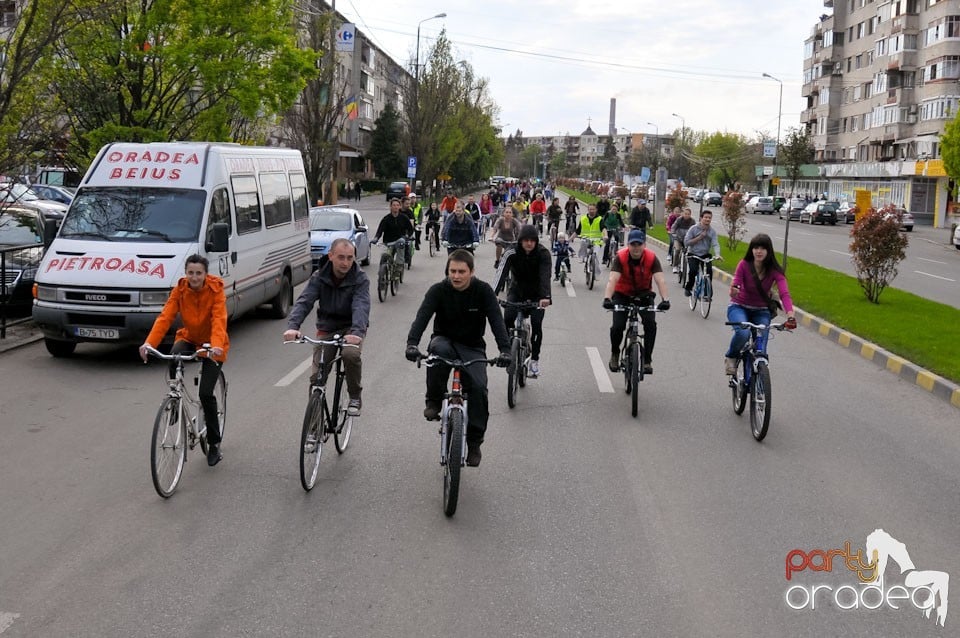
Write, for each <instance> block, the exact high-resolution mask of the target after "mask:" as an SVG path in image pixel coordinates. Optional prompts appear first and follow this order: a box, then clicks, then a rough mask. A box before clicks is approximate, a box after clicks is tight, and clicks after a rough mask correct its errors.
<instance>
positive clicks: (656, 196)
mask: <svg viewBox="0 0 960 638" xmlns="http://www.w3.org/2000/svg"><path fill="white" fill-rule="evenodd" d="M647 125H648V126H652V127H653V128H654V130H655V131H656V134H657V167H656V172H655V173H654V175H655V177H654V178H653V210H652V211H651V213H652V214H653V221H657V201H658V200H659V199H660V127H659V126H657V125H656V124H654V123H653V122H647ZM649 195H650V194H649V193H647V196H648V198H649ZM664 195H666V183H664Z"/></svg>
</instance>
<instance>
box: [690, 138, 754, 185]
mask: <svg viewBox="0 0 960 638" xmlns="http://www.w3.org/2000/svg"><path fill="white" fill-rule="evenodd" d="M748 153H749V149H748V148H747V144H746V142H745V141H744V139H743V136H741V135H737V134H733V133H719V132H718V133H713V134H711V135H708V136H707V137H706V138H705V139H703V140H702V141H701V142H700V143H699V144H698V145H697V147H696V149H695V151H694V154H695V156H696V157H698V158H701V159H703V160H705V163H706V164H707V165H709V166H710V172H709V174H708V175H707V181H708V183H709V184H712V185H714V186H716V187H717V188H718V189H720V191H721V192H724V191H726V190H728V189H730V188H733V186H734V184H736V183H737V182H739V181H740V180H741V172H742V171H743V166H744V160H746V159H748Z"/></svg>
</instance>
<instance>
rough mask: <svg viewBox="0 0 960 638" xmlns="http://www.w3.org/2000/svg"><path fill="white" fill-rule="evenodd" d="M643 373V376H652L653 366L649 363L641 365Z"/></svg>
mask: <svg viewBox="0 0 960 638" xmlns="http://www.w3.org/2000/svg"><path fill="white" fill-rule="evenodd" d="M643 373H644V374H653V364H652V363H650V362H647V363H644V364H643Z"/></svg>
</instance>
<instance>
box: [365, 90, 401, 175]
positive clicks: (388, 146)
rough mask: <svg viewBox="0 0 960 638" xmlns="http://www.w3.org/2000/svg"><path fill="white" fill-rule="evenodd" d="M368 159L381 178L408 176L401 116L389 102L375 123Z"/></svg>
mask: <svg viewBox="0 0 960 638" xmlns="http://www.w3.org/2000/svg"><path fill="white" fill-rule="evenodd" d="M374 125H375V127H376V128H375V130H374V131H373V135H372V136H371V138H370V148H369V149H368V150H367V159H369V160H370V161H371V162H373V170H375V171H376V172H377V175H378V176H379V177H384V178H392V177H403V176H405V175H406V173H405V172H404V169H405V168H406V161H405V160H404V156H403V153H402V152H401V148H400V114H399V113H397V110H396V109H395V108H393V105H392V104H390V103H389V102H388V103H387V105H386V106H385V107H384V109H383V111H382V112H381V113H380V117H378V118H377V121H376V122H375V123H374Z"/></svg>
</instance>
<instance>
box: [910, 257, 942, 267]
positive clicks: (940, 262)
mask: <svg viewBox="0 0 960 638" xmlns="http://www.w3.org/2000/svg"><path fill="white" fill-rule="evenodd" d="M917 259H919V260H920V261H929V262H930V263H931V264H940V265H941V266H946V265H947V262H945V261H937V260H936V259H927V258H926V257H917Z"/></svg>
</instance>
